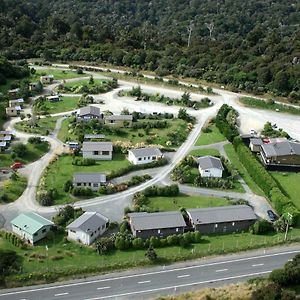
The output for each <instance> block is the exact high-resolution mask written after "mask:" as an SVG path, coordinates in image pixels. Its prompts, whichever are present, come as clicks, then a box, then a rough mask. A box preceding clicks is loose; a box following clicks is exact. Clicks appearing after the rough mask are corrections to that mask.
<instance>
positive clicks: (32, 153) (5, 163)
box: [0, 142, 49, 167]
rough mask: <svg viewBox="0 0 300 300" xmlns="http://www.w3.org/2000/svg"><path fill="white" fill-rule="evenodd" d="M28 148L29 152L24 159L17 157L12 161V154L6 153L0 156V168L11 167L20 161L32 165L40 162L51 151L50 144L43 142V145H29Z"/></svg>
mask: <svg viewBox="0 0 300 300" xmlns="http://www.w3.org/2000/svg"><path fill="white" fill-rule="evenodd" d="M26 147H27V152H26V153H25V154H24V156H23V157H16V158H15V159H12V158H11V155H10V154H5V153H2V154H0V167H9V166H11V165H12V164H13V163H14V162H15V161H20V162H22V163H23V164H29V163H32V162H34V161H36V160H38V159H39V158H40V157H42V156H43V155H44V154H46V153H47V152H48V150H49V144H48V142H43V143H41V144H29V143H28V144H26Z"/></svg>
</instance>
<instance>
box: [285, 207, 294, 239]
mask: <svg viewBox="0 0 300 300" xmlns="http://www.w3.org/2000/svg"><path fill="white" fill-rule="evenodd" d="M284 218H285V221H286V230H285V235H284V241H286V239H287V234H288V231H289V225H290V224H292V221H293V216H292V214H291V213H287V214H286V215H285V216H284Z"/></svg>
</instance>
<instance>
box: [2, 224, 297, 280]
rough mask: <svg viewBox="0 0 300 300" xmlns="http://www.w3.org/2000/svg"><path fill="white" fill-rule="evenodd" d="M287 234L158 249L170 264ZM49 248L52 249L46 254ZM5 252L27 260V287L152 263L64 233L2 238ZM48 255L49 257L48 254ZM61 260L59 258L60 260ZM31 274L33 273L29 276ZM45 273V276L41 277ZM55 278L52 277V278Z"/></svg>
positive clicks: (233, 236) (263, 243) (235, 237)
mask: <svg viewBox="0 0 300 300" xmlns="http://www.w3.org/2000/svg"><path fill="white" fill-rule="evenodd" d="M299 235H300V229H297V228H294V229H292V230H291V231H290V232H289V234H288V237H289V239H290V240H291V239H293V240H294V239H296V238H297V236H298V237H299ZM283 239H284V233H278V234H276V233H273V234H266V235H252V234H250V233H236V234H228V235H217V236H209V237H207V236H204V237H203V241H202V243H199V244H194V245H192V246H191V247H189V248H181V247H178V246H173V247H165V248H157V249H155V250H156V252H157V254H158V257H159V258H160V259H161V260H160V263H164V264H168V263H171V262H174V261H182V260H188V259H195V258H199V257H205V256H208V255H213V254H222V253H230V252H238V251H242V250H249V249H253V248H261V247H267V246H272V245H275V244H280V243H282V242H283ZM45 245H47V246H48V249H49V250H48V253H46V249H45ZM0 247H1V248H2V249H12V250H15V251H16V252H17V253H18V254H19V255H21V256H22V257H24V263H23V268H22V275H23V276H26V275H27V276H26V277H24V278H25V279H24V281H23V282H22V283H23V284H26V285H29V284H31V283H32V281H31V278H34V276H33V275H34V274H35V273H38V274H37V276H36V278H38V279H35V281H38V280H39V281H40V280H41V278H43V277H40V276H41V275H42V273H43V274H44V273H46V272H47V271H48V272H52V273H55V274H62V276H71V275H73V274H77V275H78V276H80V275H84V274H87V273H95V272H97V273H100V272H105V271H110V270H117V269H126V268H130V267H137V266H146V265H151V263H150V262H149V261H148V260H147V258H145V252H146V251H145V250H127V251H115V252H112V253H111V254H108V255H103V256H99V255H98V254H97V253H96V251H95V250H93V249H91V248H87V247H84V246H80V245H77V244H75V243H71V242H66V241H65V240H64V239H63V235H62V234H58V233H56V234H55V235H54V240H52V239H49V240H47V239H46V240H43V241H41V242H40V243H38V245H37V246H35V247H34V248H32V247H30V248H29V249H25V250H24V249H20V248H17V247H15V246H13V245H12V244H10V243H9V242H8V241H6V240H4V239H2V238H0ZM47 254H48V255H47ZM57 257H58V258H57ZM29 274H31V275H30V276H29ZM39 274H41V275H39ZM50 278H51V277H50ZM18 280H20V275H12V276H11V277H10V278H8V282H9V284H13V283H14V281H18Z"/></svg>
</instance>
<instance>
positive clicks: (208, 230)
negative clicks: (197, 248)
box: [186, 205, 257, 234]
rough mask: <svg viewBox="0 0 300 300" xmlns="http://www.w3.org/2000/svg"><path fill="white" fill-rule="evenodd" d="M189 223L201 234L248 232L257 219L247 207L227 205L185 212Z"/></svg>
mask: <svg viewBox="0 0 300 300" xmlns="http://www.w3.org/2000/svg"><path fill="white" fill-rule="evenodd" d="M186 212H187V214H188V216H189V219H190V223H191V225H192V227H193V228H194V229H195V230H198V231H200V233H202V234H212V233H228V232H237V231H244V230H248V228H249V227H250V226H251V225H252V224H253V223H254V222H255V221H256V219H257V217H256V215H255V213H254V211H253V209H252V208H251V207H250V206H248V205H229V206H219V207H208V208H195V209H187V210H186Z"/></svg>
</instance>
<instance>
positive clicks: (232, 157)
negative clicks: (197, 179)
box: [224, 144, 265, 196]
mask: <svg viewBox="0 0 300 300" xmlns="http://www.w3.org/2000/svg"><path fill="white" fill-rule="evenodd" d="M224 149H225V151H226V154H227V155H228V158H229V161H230V162H231V163H232V164H233V165H234V166H235V168H236V169H237V170H238V172H239V174H240V175H241V176H242V177H243V179H244V180H245V182H246V183H247V185H248V186H249V188H250V189H251V190H252V192H254V193H255V194H257V195H260V196H265V194H264V192H263V191H262V190H261V189H260V188H259V187H258V186H257V184H256V183H255V182H254V181H253V179H252V178H251V176H250V175H249V173H248V172H247V170H246V169H245V167H244V166H243V165H242V163H241V162H240V161H239V158H238V156H237V154H236V152H235V151H234V148H233V146H232V144H227V145H225V146H224Z"/></svg>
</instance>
